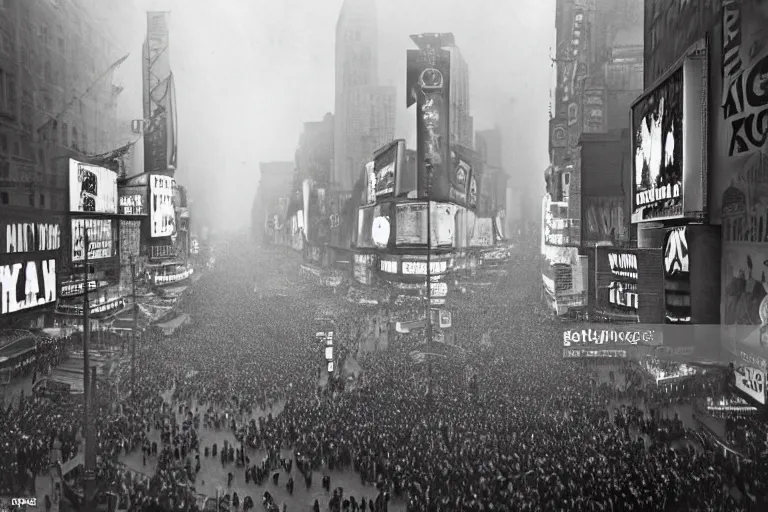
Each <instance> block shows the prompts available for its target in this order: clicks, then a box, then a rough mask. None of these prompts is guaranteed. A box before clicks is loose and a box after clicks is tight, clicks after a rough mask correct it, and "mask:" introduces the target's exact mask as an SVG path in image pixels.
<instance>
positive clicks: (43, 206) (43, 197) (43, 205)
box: [40, 194, 45, 208]
mask: <svg viewBox="0 0 768 512" xmlns="http://www.w3.org/2000/svg"><path fill="white" fill-rule="evenodd" d="M40 207H41V208H45V194H40Z"/></svg>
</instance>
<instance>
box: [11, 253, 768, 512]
mask: <svg viewBox="0 0 768 512" xmlns="http://www.w3.org/2000/svg"><path fill="white" fill-rule="evenodd" d="M219 254H220V257H219V260H218V261H217V265H216V267H215V268H214V269H213V270H212V271H211V272H210V273H208V274H206V275H205V276H204V277H203V278H202V279H201V281H200V282H199V283H197V284H196V285H195V287H194V290H193V293H188V294H187V295H185V297H184V298H183V299H182V301H181V302H180V303H179V305H178V308H179V310H180V311H183V312H186V313H189V314H190V315H191V318H192V323H191V324H189V325H187V326H184V327H182V328H180V329H179V330H178V331H177V332H176V333H175V334H174V335H173V336H172V337H170V338H163V337H154V338H151V339H148V340H147V339H145V340H144V342H143V343H142V344H141V345H140V347H139V350H138V365H137V367H138V371H137V373H138V378H137V384H136V388H135V389H133V390H132V386H131V385H130V367H129V365H121V366H119V367H118V369H117V371H116V380H117V381H118V386H117V387H118V388H119V391H118V396H120V397H123V398H122V399H121V400H120V405H115V401H110V400H104V402H105V403H103V404H102V405H101V407H102V412H101V413H100V414H99V420H98V422H97V425H96V431H97V439H98V443H99V454H100V462H99V464H100V469H99V471H100V472H99V477H100V479H102V480H103V481H104V482H106V483H108V485H106V486H105V490H108V491H109V492H110V493H112V494H113V495H115V496H116V497H117V499H118V502H119V503H120V506H121V508H128V509H130V510H136V511H139V510H148V509H152V508H153V507H155V508H156V507H161V508H162V509H163V510H196V509H197V508H199V507H200V506H201V504H200V502H199V500H198V499H197V498H198V495H197V490H198V488H199V489H202V488H203V487H205V482H204V481H203V477H202V476H201V475H202V473H201V469H204V468H206V467H210V466H215V467H216V468H217V469H216V471H221V472H222V473H221V474H222V475H226V481H227V484H230V485H231V484H232V482H233V481H234V480H237V481H241V480H243V479H244V481H245V482H246V487H247V489H248V492H247V493H246V494H245V495H243V494H242V493H240V495H237V493H235V492H230V491H231V489H229V486H227V489H224V491H225V494H226V495H227V498H226V499H227V500H228V502H229V503H230V504H231V506H233V507H236V508H243V509H247V508H251V507H253V504H254V503H255V502H259V501H261V503H263V504H264V507H265V509H267V510H281V509H282V510H285V509H286V506H285V504H283V502H284V501H286V500H285V499H284V498H286V497H287V496H290V495H291V494H292V493H293V492H294V485H296V486H297V487H306V488H307V489H310V488H312V489H315V488H317V489H320V490H322V491H324V492H323V494H322V497H323V498H322V499H321V500H320V499H319V501H316V502H315V503H314V505H313V507H312V508H313V509H314V510H321V509H322V510H326V509H329V510H334V511H358V510H365V511H368V510H370V511H386V510H388V509H390V508H392V509H396V510H408V511H414V512H415V511H427V512H432V511H457V512H458V511H462V512H474V511H487V510H495V511H505V510H509V511H512V510H516V511H517V510H526V511H527V510H531V511H533V510H547V511H549V510H552V511H557V510H567V511H582V510H583V511H595V510H601V511H608V510H614V511H618V510H636V511H645V510H670V511H671V510H686V511H708V510H725V511H739V510H759V509H760V507H762V506H766V504H765V502H764V501H763V502H762V503H761V502H759V500H760V499H763V498H764V497H765V496H768V487H766V482H768V479H767V478H766V477H768V472H766V466H765V462H764V461H765V459H764V455H762V454H761V450H764V449H765V445H764V441H765V439H764V438H762V441H760V440H759V439H758V437H759V436H758V435H757V434H755V432H760V430H759V429H758V427H757V426H755V425H753V424H751V423H750V422H754V420H744V421H740V422H738V424H734V426H733V427H732V428H730V429H729V432H731V434H729V435H730V438H731V439H732V440H733V441H734V442H735V443H739V444H740V446H747V447H749V450H747V453H749V454H750V455H751V458H750V459H745V458H744V459H739V458H737V457H736V456H734V455H732V454H729V453H724V452H723V450H720V449H715V447H716V443H714V442H713V441H712V440H711V439H704V437H703V436H702V435H701V434H700V433H693V432H691V431H690V429H688V428H686V427H685V426H684V425H683V424H682V422H681V421H680V420H679V419H678V418H676V417H675V418H670V417H668V416H666V415H664V416H662V415H660V414H654V413H653V411H654V410H658V409H663V408H667V407H669V406H671V405H674V404H675V403H678V402H679V401H685V400H689V398H688V397H689V396H690V394H691V393H693V392H694V391H695V392H697V393H709V392H715V391H717V382H716V381H715V380H713V379H712V378H701V379H699V380H689V381H687V382H688V383H687V384H685V389H683V388H682V387H681V386H678V387H677V389H673V388H670V389H659V388H657V387H656V386H652V385H650V384H648V383H647V382H646V381H644V380H643V378H642V376H641V373H640V371H639V370H638V369H637V368H638V367H637V366H636V365H634V364H632V363H623V364H613V363H612V365H611V370H612V371H614V372H616V373H620V374H622V375H623V379H621V380H622V381H623V383H624V384H623V385H622V386H619V385H617V383H616V382H613V381H614V379H613V375H611V378H610V379H605V378H602V377H601V375H602V374H603V373H604V371H603V369H602V368H601V367H600V366H599V365H598V364H597V363H595V362H588V363H581V362H578V361H576V362H575V361H573V360H563V359H562V356H561V354H559V352H558V350H559V346H558V344H557V343H556V342H555V341H556V340H558V339H559V338H560V337H561V333H559V332H558V325H557V324H555V323H553V322H552V320H551V318H550V317H549V316H547V315H546V314H545V313H544V312H542V311H540V310H539V306H538V305H537V304H538V298H539V294H540V290H539V283H538V281H537V279H535V276H536V275H537V274H538V268H537V266H536V265H537V260H536V258H535V257H532V256H522V255H516V256H515V257H516V258H519V260H518V261H516V262H515V264H514V265H510V266H509V271H508V273H507V275H505V276H503V277H502V278H501V280H499V281H498V282H496V283H495V284H494V287H493V293H487V294H480V293H478V294H466V296H465V297H463V298H459V299H458V300H459V301H464V302H465V303H466V304H460V307H459V308H458V309H457V310H456V311H457V313H456V314H454V318H453V323H454V324H455V325H457V326H461V329H459V331H460V333H461V334H460V335H458V336H457V337H456V341H457V344H458V345H460V348H461V350H458V351H457V352H456V354H457V355H456V357H441V358H434V361H432V364H431V365H426V364H424V363H423V362H418V361H416V360H414V358H413V357H411V354H412V352H413V351H414V349H417V348H418V347H419V343H420V341H421V338H422V336H421V335H420V334H418V333H411V334H407V335H392V336H389V346H388V349H387V350H383V351H382V350H380V351H372V352H368V351H360V352H358V351H356V350H355V347H356V343H357V341H356V339H357V338H359V337H360V336H363V335H369V334H370V329H363V334H361V333H360V329H359V327H357V326H358V325H359V324H360V323H365V324H366V325H368V324H367V323H366V322H367V321H366V320H365V318H366V317H367V316H369V315H370V313H367V312H366V311H370V310H371V307H370V306H365V307H363V306H355V307H351V306H350V305H349V303H348V302H346V301H345V299H344V295H341V294H338V295H336V296H335V298H333V297H331V298H328V297H322V302H323V304H324V306H323V307H324V308H327V307H328V303H329V302H328V301H331V303H332V301H333V300H338V301H341V302H345V303H346V305H344V306H342V305H341V304H340V305H339V307H338V308H337V309H336V310H335V314H336V316H337V321H338V326H339V342H340V344H341V346H343V347H344V351H345V354H350V355H354V356H356V359H357V362H358V363H359V365H360V366H361V368H362V372H363V376H364V377H363V379H362V380H361V381H359V382H358V383H357V385H354V386H346V389H344V390H343V391H337V392H333V393H329V392H319V390H318V382H319V380H318V375H319V373H320V372H322V369H323V368H324V363H323V353H322V348H321V347H319V346H318V344H317V342H316V341H315V338H314V329H315V325H314V318H315V314H316V313H317V310H318V302H319V301H320V300H321V298H320V297H316V296H308V295H307V294H303V293H302V290H300V289H294V290H289V292H286V293H281V294H278V295H270V293H269V290H268V289H266V288H265V287H262V288H261V289H260V290H259V293H254V289H253V288H254V287H253V283H254V282H256V283H258V282H266V281H267V280H268V279H269V274H270V273H274V272H276V270H275V267H278V266H281V265H282V266H286V265H292V264H293V263H292V262H291V261H289V259H288V258H286V259H285V261H275V260H276V259H279V258H276V257H275V253H274V252H271V253H264V252H260V251H258V250H257V251H255V252H253V253H247V254H246V253H244V249H243V247H242V245H240V246H236V247H232V248H229V249H228V248H227V247H225V248H224V249H223V250H221V251H219ZM313 293H320V292H317V291H313ZM470 295H471V297H470ZM465 306H466V307H465ZM366 308H367V309H366ZM373 309H375V308H373ZM393 312H395V313H396V312H397V308H391V309H390V310H389V311H387V312H386V313H382V311H381V310H379V311H378V313H376V314H378V315H379V316H381V315H384V316H391V315H392V314H394V313H393ZM462 312H463V313H462ZM467 326H471V327H467ZM484 334H485V336H483V335H484ZM559 334H560V336H559ZM481 339H483V340H485V342H484V343H483V344H482V346H481V344H480V340H481ZM467 368H474V369H476V371H474V372H473V376H472V378H469V379H468V376H467ZM478 369H479V371H477V370H478ZM616 380H618V379H616ZM361 382H362V384H361ZM342 387H343V386H339V387H335V388H334V389H342ZM129 391H132V392H129ZM18 407H19V408H18V409H17V410H15V411H6V412H5V415H4V416H3V418H2V419H1V420H0V421H2V422H3V424H2V425H0V426H2V430H0V432H2V433H1V434H0V435H2V436H3V437H2V438H0V442H2V444H3V446H4V448H5V449H4V456H3V457H2V458H0V459H1V460H0V464H3V466H1V467H2V470H3V474H4V475H5V474H6V472H5V470H7V471H8V473H7V474H12V475H14V478H12V479H10V480H9V481H8V482H7V485H9V486H13V485H20V484H23V485H30V482H34V478H33V477H34V475H35V474H40V473H41V472H43V471H45V469H46V468H47V467H48V465H49V464H50V462H51V461H50V460H49V459H50V458H51V457H52V456H51V454H52V453H61V459H62V460H63V461H66V460H67V459H69V458H71V457H73V456H74V455H75V453H77V451H78V449H79V446H80V445H81V441H82V432H81V431H80V429H79V420H80V418H81V413H79V412H78V410H79V406H78V404H77V403H76V402H75V401H70V402H63V403H50V401H49V402H46V401H45V400H44V399H42V398H29V399H28V400H24V401H22V403H21V404H20V405H19V406H18ZM50 408H61V409H63V410H59V409H55V413H56V417H55V418H56V419H55V420H51V419H50V416H49V415H47V414H50V413H49V411H50ZM44 413H46V414H44ZM225 433H228V434H230V433H231V434H233V435H234V439H236V442H232V441H231V440H230V441H227V439H231V438H230V437H227V436H225V435H224V434H225ZM202 438H205V439H208V440H209V441H205V442H201V441H200V439H202ZM210 439H217V441H212V442H211V441H210ZM218 439H220V441H218ZM761 442H762V443H763V444H760V443H761ZM54 446H56V447H58V448H57V449H58V450H59V452H56V450H52V448H53V447H54ZM136 452H140V453H141V454H142V458H143V459H144V462H147V461H148V460H149V461H154V462H155V464H154V467H155V470H154V472H153V474H147V475H138V474H137V473H136V472H135V471H134V472H131V471H129V470H127V469H126V468H125V466H123V465H122V464H121V462H120V461H121V459H122V458H123V457H124V456H125V454H126V453H136ZM257 454H258V458H257ZM54 462H55V461H54ZM338 470H346V471H348V472H351V471H354V472H355V473H356V475H357V477H358V478H359V479H360V482H361V483H363V484H364V486H363V487H362V488H363V489H369V490H368V491H366V492H364V493H363V494H364V496H362V495H360V494H361V493H360V492H357V494H358V495H357V496H355V495H353V494H355V493H353V492H352V491H350V490H349V489H340V488H338V486H336V485H334V480H333V478H334V475H335V474H336V473H335V472H336V471H338ZM750 496H752V497H754V500H753V498H751V497H750ZM321 501H324V503H321ZM281 504H283V506H282V507H281ZM749 507H752V508H749Z"/></svg>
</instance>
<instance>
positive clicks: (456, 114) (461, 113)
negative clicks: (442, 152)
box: [445, 44, 473, 149]
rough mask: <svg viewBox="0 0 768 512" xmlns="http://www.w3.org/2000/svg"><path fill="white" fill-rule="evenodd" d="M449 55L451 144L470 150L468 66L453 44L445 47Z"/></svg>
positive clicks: (470, 122) (470, 121)
mask: <svg viewBox="0 0 768 512" xmlns="http://www.w3.org/2000/svg"><path fill="white" fill-rule="evenodd" d="M445 49H446V50H448V51H449V52H450V54H451V92H450V95H451V98H450V102H451V115H450V123H451V127H450V134H451V143H453V144H459V145H461V146H464V147H465V148H469V149H473V148H472V142H473V141H472V138H473V137H472V136H473V129H472V128H473V126H472V118H471V116H470V115H469V110H470V109H469V66H467V61H465V60H464V57H463V56H462V55H461V51H460V50H459V47H458V46H456V45H455V44H453V45H448V46H446V47H445Z"/></svg>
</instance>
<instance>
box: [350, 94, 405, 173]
mask: <svg viewBox="0 0 768 512" xmlns="http://www.w3.org/2000/svg"><path fill="white" fill-rule="evenodd" d="M356 96H357V98H358V99H359V100H360V105H361V108H360V109H359V112H360V113H361V114H363V115H362V118H361V120H360V121H361V122H360V130H359V134H360V136H361V137H362V140H361V143H360V146H359V147H360V151H361V157H363V158H364V161H363V163H365V162H368V161H370V160H371V159H372V158H373V152H374V151H376V150H377V149H379V148H381V147H382V146H383V145H385V144H387V143H388V142H392V140H393V139H394V138H395V99H396V98H397V88H395V87H392V86H385V85H371V86H368V87H360V88H359V89H358V93H356ZM355 177H356V176H355Z"/></svg>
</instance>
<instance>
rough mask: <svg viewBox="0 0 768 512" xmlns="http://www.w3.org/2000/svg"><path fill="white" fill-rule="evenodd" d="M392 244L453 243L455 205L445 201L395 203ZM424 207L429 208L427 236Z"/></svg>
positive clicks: (435, 246) (450, 244)
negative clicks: (428, 232)
mask: <svg viewBox="0 0 768 512" xmlns="http://www.w3.org/2000/svg"><path fill="white" fill-rule="evenodd" d="M395 208H396V209H395V212H396V213H395V245H396V246H400V247H403V246H418V245H427V242H428V241H430V242H431V245H432V247H433V248H438V247H454V245H455V244H456V214H457V212H458V211H459V207H457V206H456V205H454V204H449V203H436V202H430V203H429V206H428V205H427V203H424V202H417V203H400V204H398V205H397V206H396V207H395ZM427 210H429V212H430V217H431V218H430V228H431V231H432V236H431V238H430V237H429V236H428V234H427Z"/></svg>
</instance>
